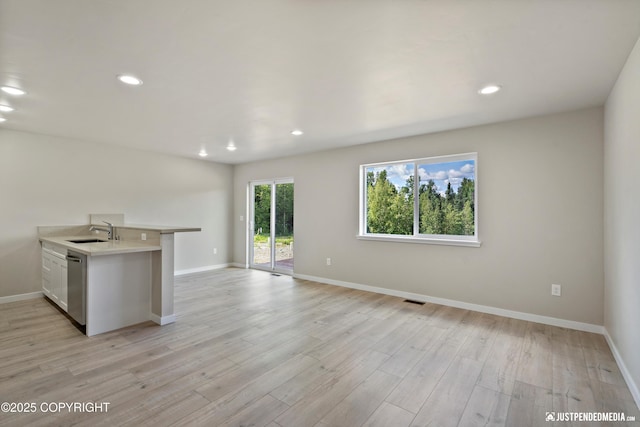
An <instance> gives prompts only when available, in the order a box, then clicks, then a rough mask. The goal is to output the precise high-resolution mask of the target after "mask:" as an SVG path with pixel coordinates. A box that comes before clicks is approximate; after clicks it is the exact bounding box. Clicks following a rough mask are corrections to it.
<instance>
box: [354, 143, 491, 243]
mask: <svg viewBox="0 0 640 427" xmlns="http://www.w3.org/2000/svg"><path fill="white" fill-rule="evenodd" d="M463 160H473V161H474V175H475V179H474V185H475V190H474V204H475V209H474V235H473V236H462V235H449V234H420V233H419V231H420V215H419V213H420V208H419V204H420V198H419V197H418V194H419V188H420V181H419V179H418V173H419V171H418V168H419V165H424V164H434V163H447V162H456V161H463ZM406 163H412V164H413V173H414V179H413V194H414V197H413V203H414V206H413V235H396V234H379V233H367V172H366V171H367V169H368V168H371V167H384V166H391V165H396V164H406ZM359 196H360V210H359V231H358V236H357V238H358V239H361V240H379V241H387V242H405V243H424V244H434V245H450V246H470V247H480V244H481V242H480V238H479V234H478V222H479V221H478V153H463V154H453V155H447V156H437V157H425V158H421V159H409V160H397V161H391V162H381V163H368V164H364V165H360V194H359Z"/></svg>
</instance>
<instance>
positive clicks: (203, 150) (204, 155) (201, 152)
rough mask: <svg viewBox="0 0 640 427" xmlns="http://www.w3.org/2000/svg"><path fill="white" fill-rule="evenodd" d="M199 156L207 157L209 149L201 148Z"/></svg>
mask: <svg viewBox="0 0 640 427" xmlns="http://www.w3.org/2000/svg"><path fill="white" fill-rule="evenodd" d="M198 156H200V157H207V156H208V154H207V150H205V149H204V148H203V149H202V150H200V152H199V153H198Z"/></svg>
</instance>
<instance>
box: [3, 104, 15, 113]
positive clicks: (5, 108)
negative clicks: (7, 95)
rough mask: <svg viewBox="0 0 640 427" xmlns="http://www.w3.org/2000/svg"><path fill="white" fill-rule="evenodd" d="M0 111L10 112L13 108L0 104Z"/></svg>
mask: <svg viewBox="0 0 640 427" xmlns="http://www.w3.org/2000/svg"><path fill="white" fill-rule="evenodd" d="M0 111H2V112H3V113H10V112H12V111H13V108H11V107H9V106H8V105H0Z"/></svg>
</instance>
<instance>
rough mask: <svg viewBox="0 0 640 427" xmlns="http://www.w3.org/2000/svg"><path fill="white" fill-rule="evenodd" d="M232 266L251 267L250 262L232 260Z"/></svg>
mask: <svg viewBox="0 0 640 427" xmlns="http://www.w3.org/2000/svg"><path fill="white" fill-rule="evenodd" d="M231 267H237V268H244V269H247V268H249V264H245V263H243V262H232V263H231Z"/></svg>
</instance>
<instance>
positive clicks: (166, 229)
mask: <svg viewBox="0 0 640 427" xmlns="http://www.w3.org/2000/svg"><path fill="white" fill-rule="evenodd" d="M94 225H101V226H103V227H104V224H102V223H100V224H94ZM113 226H114V227H115V228H128V229H136V230H148V231H157V232H159V233H160V234H170V233H184V232H187V231H202V229H201V228H199V227H177V226H173V225H142V224H124V225H116V224H114V225H113Z"/></svg>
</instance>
